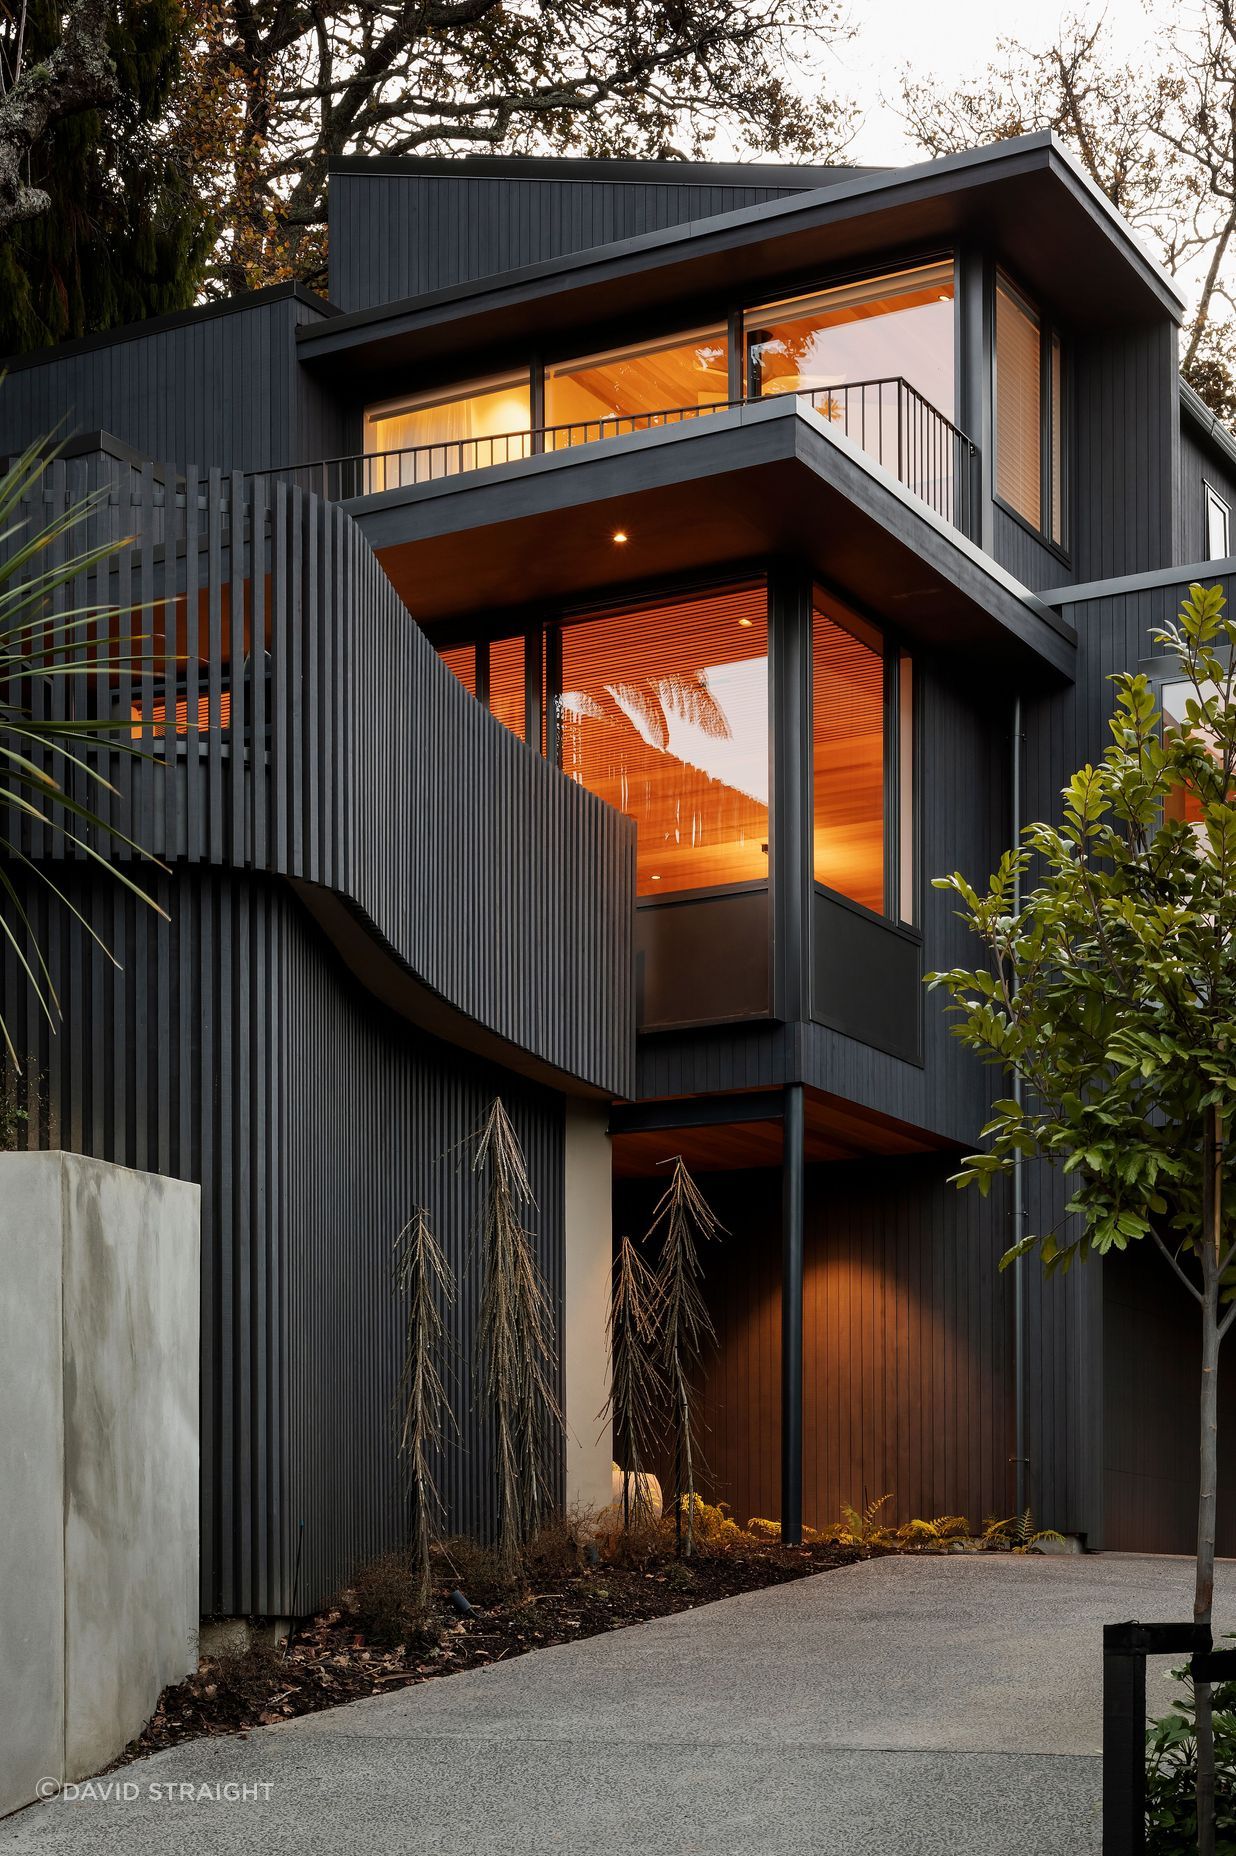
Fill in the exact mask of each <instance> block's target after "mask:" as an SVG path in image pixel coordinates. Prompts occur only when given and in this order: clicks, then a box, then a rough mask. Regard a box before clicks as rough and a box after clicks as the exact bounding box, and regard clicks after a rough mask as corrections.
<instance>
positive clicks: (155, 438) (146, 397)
mask: <svg viewBox="0 0 1236 1856" xmlns="http://www.w3.org/2000/svg"><path fill="white" fill-rule="evenodd" d="M322 313H323V311H322V308H321V307H320V306H317V305H315V304H314V303H313V302H312V301H311V300H307V299H305V298H304V296H303V295H298V294H297V293H296V292H295V291H294V290H293V289H292V288H291V287H283V286H280V287H277V288H275V289H273V290H270V291H258V292H256V293H255V294H254V295H253V296H252V297H239V298H236V299H235V300H234V302H232V303H230V304H220V305H219V306H218V307H217V308H215V307H211V308H208V309H205V310H194V311H190V312H187V313H186V314H184V315H181V316H167V317H162V318H157V319H155V320H154V321H153V322H151V323H148V324H137V325H135V326H134V327H133V328H132V329H130V330H122V331H117V332H115V333H113V334H112V335H110V336H107V337H100V338H98V339H90V340H87V341H85V342H70V343H67V344H65V346H64V347H62V348H58V349H51V350H48V351H46V352H40V353H38V354H35V355H27V356H20V357H18V358H16V359H15V360H12V361H10V362H8V363H7V364H6V365H7V366H8V368H9V373H8V375H7V378H6V379H5V381H4V383H3V386H0V454H2V453H6V452H11V451H14V450H17V449H19V448H20V447H22V446H23V445H26V444H29V443H32V442H33V441H34V440H36V439H39V438H44V437H46V436H47V435H48V434H49V433H51V432H57V433H59V434H61V435H71V434H73V433H74V432H90V431H98V430H103V431H107V432H110V433H112V434H113V435H114V436H115V437H116V438H119V439H122V440H123V441H124V443H125V444H127V445H132V446H133V448H134V449H135V450H136V451H139V452H141V453H142V455H143V456H144V457H149V458H184V457H199V458H205V459H207V460H208V462H209V463H210V464H212V465H219V466H221V467H223V468H225V469H229V470H263V469H266V468H269V467H271V466H274V465H279V464H296V463H300V462H302V461H303V460H305V459H313V458H321V457H333V456H336V455H338V454H339V453H340V452H341V451H343V450H345V449H347V448H348V445H347V440H346V432H347V430H348V427H347V425H346V421H345V416H344V413H343V412H342V411H341V410H340V408H339V407H338V406H337V405H336V403H335V401H334V399H333V396H332V395H331V394H330V392H329V390H328V389H326V388H325V387H324V386H323V385H322V384H321V382H320V381H319V380H317V379H315V378H310V377H309V376H308V375H307V374H306V373H305V372H304V371H303V370H302V369H301V367H300V366H299V363H298V362H297V359H296V329H297V327H298V326H299V325H300V324H302V323H305V322H315V321H317V320H319V319H320V317H321V315H322Z"/></svg>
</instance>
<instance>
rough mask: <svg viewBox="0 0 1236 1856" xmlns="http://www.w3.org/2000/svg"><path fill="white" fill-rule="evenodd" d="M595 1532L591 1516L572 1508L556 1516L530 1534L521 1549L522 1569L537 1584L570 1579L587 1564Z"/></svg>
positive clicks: (579, 1509) (580, 1509)
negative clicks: (522, 1551)
mask: <svg viewBox="0 0 1236 1856" xmlns="http://www.w3.org/2000/svg"><path fill="white" fill-rule="evenodd" d="M595 1531H596V1524H595V1520H594V1517H593V1516H592V1514H591V1513H589V1512H587V1511H586V1510H584V1509H582V1508H573V1509H571V1510H570V1511H569V1512H568V1513H566V1514H560V1515H555V1516H554V1517H553V1519H552V1520H549V1521H546V1522H544V1523H543V1524H542V1526H540V1527H539V1528H538V1529H537V1531H536V1533H535V1534H533V1536H532V1538H531V1540H529V1542H528V1544H527V1546H526V1547H525V1548H524V1570H525V1571H526V1573H527V1575H528V1578H529V1579H530V1580H531V1581H532V1582H533V1583H534V1584H536V1585H544V1584H545V1583H546V1581H547V1580H550V1579H570V1578H573V1577H574V1576H575V1574H576V1573H578V1572H582V1571H583V1569H584V1567H585V1566H586V1565H587V1563H588V1545H589V1542H590V1541H591V1540H592V1538H593V1535H594V1533H595Z"/></svg>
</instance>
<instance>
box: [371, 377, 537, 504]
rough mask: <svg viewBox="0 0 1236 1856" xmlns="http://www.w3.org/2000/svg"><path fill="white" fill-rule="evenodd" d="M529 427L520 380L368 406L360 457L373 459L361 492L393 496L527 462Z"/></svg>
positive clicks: (526, 392)
mask: <svg viewBox="0 0 1236 1856" xmlns="http://www.w3.org/2000/svg"><path fill="white" fill-rule="evenodd" d="M531 424H532V399H531V392H530V389H529V384H528V375H527V374H526V373H522V374H511V375H509V376H507V377H505V378H502V379H498V380H485V381H475V382H473V383H472V384H471V385H468V386H464V387H454V388H452V389H451V390H450V391H449V392H447V393H437V394H422V395H420V396H418V397H417V398H415V399H404V400H399V401H392V402H391V403H390V404H388V405H385V406H371V407H369V409H368V410H367V412H366V413H365V451H366V453H367V454H368V455H369V456H371V458H372V462H371V463H370V465H369V473H368V484H367V487H368V488H369V489H370V490H375V491H376V490H385V489H395V488H397V487H399V486H400V485H403V484H410V483H423V482H427V481H428V480H429V479H430V478H433V477H450V476H453V475H454V474H455V472H456V471H465V470H483V469H484V468H485V467H486V466H488V465H490V464H506V463H509V462H511V460H513V459H515V458H522V457H527V456H528V453H529V451H530V449H531V446H530V441H529V437H528V430H529V427H530V426H531ZM374 454H377V455H374Z"/></svg>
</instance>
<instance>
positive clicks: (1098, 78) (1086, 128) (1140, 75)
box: [901, 0, 1236, 418]
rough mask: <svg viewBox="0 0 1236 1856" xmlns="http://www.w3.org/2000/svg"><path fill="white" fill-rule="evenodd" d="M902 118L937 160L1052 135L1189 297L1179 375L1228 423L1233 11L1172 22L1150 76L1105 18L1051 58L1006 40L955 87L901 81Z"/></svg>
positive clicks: (1235, 162)
mask: <svg viewBox="0 0 1236 1856" xmlns="http://www.w3.org/2000/svg"><path fill="white" fill-rule="evenodd" d="M901 95H902V114H903V116H904V117H905V120H906V122H907V124H908V126H909V128H910V131H911V133H912V134H913V136H914V138H915V140H916V141H917V142H918V143H919V144H920V146H921V147H922V148H923V149H925V150H926V152H927V153H928V154H931V155H945V154H954V153H957V152H958V151H960V150H961V149H963V148H973V147H975V146H976V145H978V144H981V143H984V142H993V141H1003V140H1005V139H1006V138H1007V137H1010V136H1017V135H1026V134H1028V133H1030V132H1031V131H1033V130H1037V129H1053V130H1055V132H1056V133H1057V134H1058V135H1059V136H1060V137H1061V139H1062V140H1063V141H1065V142H1066V143H1067V144H1068V145H1069V147H1070V148H1071V149H1072V150H1073V152H1074V153H1075V154H1076V156H1077V158H1078V160H1079V161H1080V162H1081V164H1082V166H1083V168H1084V169H1085V171H1086V172H1087V174H1089V176H1090V178H1091V180H1093V181H1094V183H1095V185H1096V186H1097V187H1100V188H1101V189H1102V190H1103V192H1104V193H1105V194H1106V195H1107V196H1108V198H1109V199H1110V200H1111V202H1112V204H1113V205H1114V206H1115V207H1116V208H1117V209H1118V211H1119V212H1121V213H1122V214H1123V215H1124V217H1125V218H1126V219H1127V220H1129V222H1130V223H1131V224H1132V225H1133V226H1135V227H1137V228H1138V230H1140V231H1141V232H1143V233H1144V234H1145V235H1146V237H1147V238H1148V240H1149V242H1150V244H1151V245H1152V247H1155V248H1157V251H1158V255H1159V257H1160V259H1161V260H1162V262H1163V264H1164V266H1165V268H1166V269H1167V270H1168V271H1169V272H1170V273H1171V274H1172V275H1173V276H1174V277H1176V278H1177V280H1178V282H1179V283H1180V285H1181V287H1182V289H1183V290H1184V291H1185V293H1186V294H1187V295H1188V296H1190V297H1191V298H1192V314H1191V317H1190V321H1189V326H1188V328H1187V330H1186V332H1185V335H1184V338H1183V342H1182V348H1181V372H1182V373H1183V374H1184V376H1185V378H1186V380H1188V381H1189V382H1190V384H1191V385H1192V386H1193V387H1194V388H1195V389H1196V390H1197V392H1198V393H1200V394H1201V396H1202V398H1203V399H1204V400H1205V401H1206V403H1207V405H1209V406H1210V407H1211V409H1212V410H1213V411H1215V412H1217V413H1219V415H1220V417H1224V418H1226V417H1229V416H1230V415H1231V412H1232V410H1233V408H1234V407H1236V373H1234V371H1233V359H1234V354H1236V341H1234V339H1233V324H1232V308H1233V305H1232V294H1231V293H1232V289H1233V282H1234V279H1233V257H1234V256H1236V253H1234V252H1233V238H1234V236H1236V8H1234V0H1202V4H1201V5H1200V7H1199V8H1198V9H1197V11H1196V13H1193V14H1191V15H1190V16H1189V17H1188V18H1187V19H1186V18H1183V17H1182V16H1179V15H1176V16H1173V18H1172V20H1171V22H1170V25H1168V26H1167V27H1165V28H1164V30H1163V32H1162V33H1161V35H1160V38H1159V43H1158V44H1157V45H1156V47H1155V53H1154V56H1153V58H1152V59H1151V60H1150V61H1149V66H1147V65H1146V64H1142V63H1139V62H1137V61H1130V60H1127V59H1122V58H1120V57H1118V56H1117V55H1116V53H1115V51H1114V49H1113V44H1112V35H1111V30H1110V27H1109V26H1108V23H1107V20H1106V16H1105V15H1104V14H1103V13H1102V12H1100V13H1099V14H1098V16H1097V17H1094V16H1089V17H1088V16H1085V15H1079V14H1075V15H1073V16H1071V17H1069V18H1066V19H1065V20H1064V21H1063V23H1062V24H1061V25H1060V27H1059V30H1058V32H1057V35H1056V36H1055V37H1054V38H1053V39H1051V40H1050V41H1049V42H1048V43H1047V44H1045V45H1039V46H1037V47H1036V46H1029V45H1026V44H1024V43H1023V42H1021V41H1020V40H1018V39H1015V38H1002V39H1000V40H999V41H998V55H997V57H996V59H995V60H994V61H993V62H992V63H990V64H989V65H988V66H987V67H986V69H985V70H984V71H983V72H982V73H980V74H979V75H977V76H975V77H974V78H973V79H971V80H969V81H968V82H966V83H964V84H962V85H961V86H955V85H953V84H952V83H949V84H947V85H946V84H944V83H942V82H940V81H939V80H936V79H917V78H915V77H913V76H912V75H910V74H909V73H903V74H902V79H901Z"/></svg>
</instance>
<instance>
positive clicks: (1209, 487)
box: [1202, 477, 1232, 561]
mask: <svg viewBox="0 0 1236 1856" xmlns="http://www.w3.org/2000/svg"><path fill="white" fill-rule="evenodd" d="M1216 507H1217V508H1219V509H1221V510H1222V511H1223V528H1224V533H1225V536H1226V539H1227V548H1226V549H1225V551H1224V552H1223V553H1222V554H1215V553H1214V551H1213V549H1212V547H1211V540H1210V516H1211V511H1212V510H1214V509H1215V508H1216ZM1202 519H1203V522H1204V524H1205V542H1206V553H1205V554H1204V556H1203V557H1202V558H1203V559H1204V560H1206V561H1230V560H1231V558H1232V554H1231V547H1232V505H1231V503H1230V502H1229V501H1228V499H1227V497H1226V496H1220V494H1219V492H1218V490H1216V489H1215V486H1214V484H1213V483H1211V481H1210V479H1209V478H1208V477H1203V478H1202Z"/></svg>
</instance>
